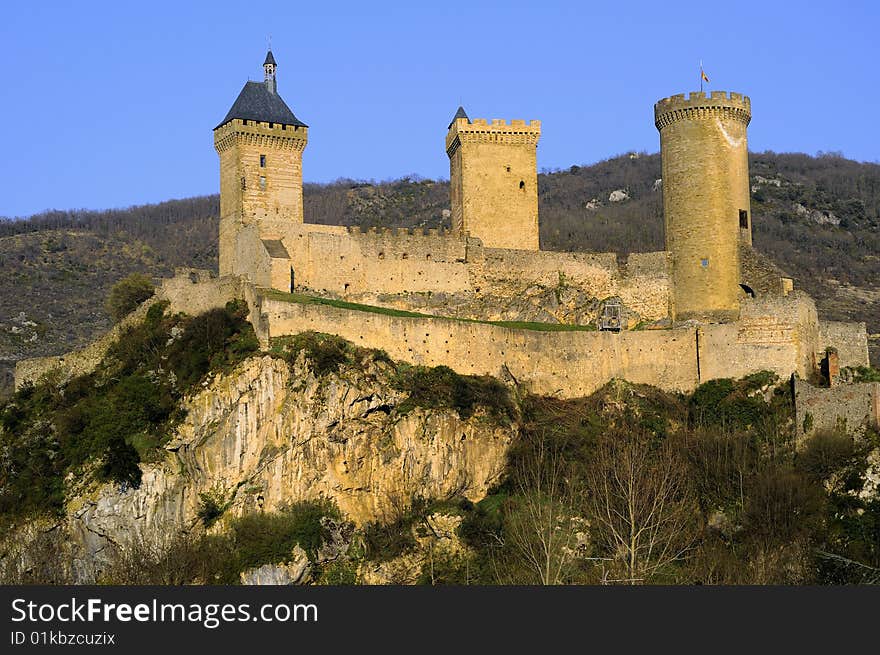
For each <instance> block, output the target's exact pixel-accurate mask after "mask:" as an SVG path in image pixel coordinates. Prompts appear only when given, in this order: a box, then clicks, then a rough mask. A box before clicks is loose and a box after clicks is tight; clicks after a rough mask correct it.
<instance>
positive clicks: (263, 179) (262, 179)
mask: <svg viewBox="0 0 880 655" xmlns="http://www.w3.org/2000/svg"><path fill="white" fill-rule="evenodd" d="M260 188H261V189H262V190H263V191H265V190H266V176H265V175H260Z"/></svg>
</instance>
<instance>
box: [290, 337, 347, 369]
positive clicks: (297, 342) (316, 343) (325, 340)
mask: <svg viewBox="0 0 880 655" xmlns="http://www.w3.org/2000/svg"><path fill="white" fill-rule="evenodd" d="M351 350H352V346H351V344H349V343H348V341H346V340H345V339H343V338H342V337H338V336H336V335H333V334H324V333H323V332H302V333H300V334H297V335H294V336H293V338H292V339H288V340H287V341H286V343H285V344H284V346H283V354H284V357H285V359H287V361H288V362H290V363H293V361H294V360H295V359H296V357H297V355H298V354H299V353H300V352H303V351H305V353H306V357H308V359H309V360H310V361H311V362H312V366H314V369H315V373H316V374H317V375H327V374H328V373H333V372H335V371H338V370H339V366H340V365H341V364H345V363H348V362H349V361H350V355H351Z"/></svg>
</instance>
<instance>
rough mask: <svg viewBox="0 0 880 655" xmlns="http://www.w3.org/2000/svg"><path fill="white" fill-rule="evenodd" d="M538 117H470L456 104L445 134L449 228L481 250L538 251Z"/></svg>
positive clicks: (539, 130)
mask: <svg viewBox="0 0 880 655" xmlns="http://www.w3.org/2000/svg"><path fill="white" fill-rule="evenodd" d="M540 137H541V121H531V122H529V123H527V122H526V121H522V120H512V121H510V124H508V123H507V122H506V121H504V120H501V119H494V120H493V121H492V122H491V123H487V122H486V120H485V119H482V118H478V119H474V120H473V121H471V120H470V119H469V118H468V116H467V114H466V113H465V111H464V109H463V108H462V107H459V108H458V112H456V114H455V117H454V118H453V119H452V123H450V124H449V132H448V133H447V135H446V154H447V155H449V181H450V193H451V196H452V198H451V200H452V229H453V230H455V231H457V232H459V233H466V234H470V236H473V237H477V238H478V239H480V240H481V241H482V242H483V245H484V246H486V247H487V248H512V249H517V250H538V249H539V242H538V164H537V147H538V139H539V138H540Z"/></svg>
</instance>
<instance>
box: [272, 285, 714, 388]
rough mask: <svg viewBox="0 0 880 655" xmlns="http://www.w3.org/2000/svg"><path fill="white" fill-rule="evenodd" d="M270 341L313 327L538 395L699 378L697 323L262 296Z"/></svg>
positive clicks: (680, 384) (685, 384)
mask: <svg viewBox="0 0 880 655" xmlns="http://www.w3.org/2000/svg"><path fill="white" fill-rule="evenodd" d="M259 312H260V314H261V315H262V316H263V318H264V321H263V322H262V325H263V330H262V333H261V334H260V335H259V336H260V337H261V340H262V341H263V342H264V343H265V342H266V341H267V339H268V338H271V337H277V336H284V335H291V334H297V333H299V332H303V331H307V330H314V331H317V332H326V333H329V334H336V335H338V336H341V337H343V338H344V339H348V340H349V341H351V342H353V343H354V344H355V345H358V346H364V347H368V348H380V349H382V350H385V351H386V352H387V353H388V354H389V355H390V356H391V357H392V358H394V359H399V360H403V361H408V362H411V363H414V364H422V365H426V366H439V365H444V366H449V367H450V368H453V369H455V370H456V371H458V372H459V373H463V374H470V375H493V376H496V377H499V378H502V379H510V378H511V377H512V378H514V379H516V380H517V381H519V382H526V383H529V384H530V386H531V388H532V390H533V391H535V392H536V393H541V394H558V395H561V396H565V397H577V396H583V395H587V394H590V393H592V392H593V391H596V390H597V389H599V388H600V387H601V386H602V385H604V384H605V383H606V382H608V381H609V380H611V379H612V378H623V379H626V380H629V381H630V382H635V383H644V384H653V385H655V386H659V387H661V388H663V389H668V390H677V391H686V390H689V389H693V388H694V387H695V386H696V383H697V368H696V361H697V357H696V339H695V330H694V328H679V329H675V330H656V331H650V330H649V331H638V332H620V333H613V332H591V331H558V332H556V331H554V332H544V331H537V330H518V329H516V330H515V329H508V328H505V327H500V326H496V325H491V324H486V323H476V322H468V321H458V320H453V319H443V318H410V317H397V316H389V315H386V314H378V313H375V314H374V313H369V312H354V311H350V310H344V309H339V308H336V307H331V306H327V305H307V304H300V303H293V302H286V301H283V300H275V299H270V298H265V297H264V298H262V299H261V306H260V308H259Z"/></svg>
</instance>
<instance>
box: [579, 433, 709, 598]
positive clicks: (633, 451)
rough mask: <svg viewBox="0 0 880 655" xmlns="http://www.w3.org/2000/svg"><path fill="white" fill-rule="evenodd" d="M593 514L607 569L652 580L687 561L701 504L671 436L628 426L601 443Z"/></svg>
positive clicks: (590, 498)
mask: <svg viewBox="0 0 880 655" xmlns="http://www.w3.org/2000/svg"><path fill="white" fill-rule="evenodd" d="M587 487H588V494H587V501H586V510H587V518H588V520H589V521H590V533H591V537H592V540H593V542H594V544H595V545H596V546H597V548H598V551H599V553H600V554H602V555H604V556H606V557H607V558H609V559H608V560H607V561H608V562H610V564H609V566H610V569H609V570H607V571H606V574H605V576H604V579H605V580H608V579H609V574H610V575H611V576H614V578H615V579H616V581H619V582H626V583H629V584H640V583H643V582H648V581H650V580H651V579H652V578H654V577H655V576H657V574H659V573H661V572H662V571H663V570H664V569H666V568H668V567H670V566H671V565H673V564H675V563H676V562H678V561H680V560H682V559H683V558H684V557H685V556H686V554H687V553H688V551H689V550H690V548H691V546H692V545H693V541H694V535H695V530H694V525H693V523H694V520H695V518H696V515H697V512H696V504H695V502H694V497H693V494H692V492H691V489H690V486H689V484H688V479H687V469H686V466H685V463H684V462H683V461H682V458H681V455H680V454H679V453H678V452H677V451H676V449H675V448H674V446H673V445H672V444H671V443H670V442H669V440H664V441H663V442H662V443H660V444H657V443H656V438H655V437H653V435H651V434H650V433H647V432H645V431H643V430H640V429H638V428H636V427H634V426H622V427H621V428H619V429H614V430H612V433H610V434H606V435H605V436H604V438H602V440H601V441H600V442H599V444H597V446H596V451H595V456H594V459H593V461H592V463H591V465H590V466H589V467H588V469H587Z"/></svg>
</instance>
